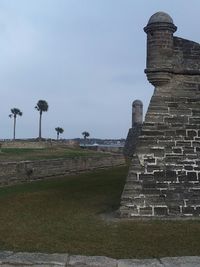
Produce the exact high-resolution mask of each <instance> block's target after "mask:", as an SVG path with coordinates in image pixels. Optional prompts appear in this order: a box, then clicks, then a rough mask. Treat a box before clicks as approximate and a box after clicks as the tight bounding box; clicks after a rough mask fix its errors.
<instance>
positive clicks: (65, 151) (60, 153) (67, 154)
mask: <svg viewBox="0 0 200 267" xmlns="http://www.w3.org/2000/svg"><path fill="white" fill-rule="evenodd" d="M106 155H109V153H102V152H96V151H92V150H85V149H81V148H74V149H73V148H71V149H70V148H41V149H39V148H35V149H33V148H2V149H1V153H0V161H20V160H42V159H57V158H75V157H92V156H98V157H105V156H106Z"/></svg>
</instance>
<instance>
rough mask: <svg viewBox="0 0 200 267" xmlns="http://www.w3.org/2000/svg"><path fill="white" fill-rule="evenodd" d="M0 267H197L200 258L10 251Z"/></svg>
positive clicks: (1, 256)
mask: <svg viewBox="0 0 200 267" xmlns="http://www.w3.org/2000/svg"><path fill="white" fill-rule="evenodd" d="M0 266H4V267H12V266H21V267H25V266H27V267H29V266H31V267H53V266H54V267H59V266H63V267H64V266H65V267H83V266H84V267H139V266H140V267H150V266H152V267H180V266H182V267H189V266H190V267H197V266H200V257H195V256H193V257H173V258H160V259H121V260H116V259H112V258H108V257H104V256H79V255H69V254H64V253H63V254H57V253H54V254H42V253H26V252H23V253H22V252H18V253H14V252H12V251H2V252H0Z"/></svg>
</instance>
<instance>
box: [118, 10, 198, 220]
mask: <svg viewBox="0 0 200 267" xmlns="http://www.w3.org/2000/svg"><path fill="white" fill-rule="evenodd" d="M176 29H177V28H176V26H175V25H174V24H173V20H172V19H171V17H170V16H169V15H167V14H165V13H163V12H158V13H156V14H154V15H153V16H152V17H151V18H150V20H149V22H148V24H147V26H146V27H145V28H144V30H145V32H146V33H147V68H146V70H145V72H146V75H147V78H148V80H149V82H150V83H151V84H152V85H153V86H154V87H155V90H154V94H153V96H152V98H151V101H150V104H149V108H148V111H147V114H146V117H145V121H144V123H143V126H142V131H141V134H140V136H139V141H138V143H137V145H136V151H135V153H134V155H133V160H132V163H131V166H130V170H129V174H128V177H127V181H126V184H125V187H124V191H123V194H122V198H121V207H120V215H121V216H122V217H163V216H164V217H168V218H169V217H176V218H177V217H179V218H181V217H188V216H197V217H199V216H200V45H199V44H198V43H195V42H193V41H189V40H185V39H182V38H179V37H174V36H173V34H174V32H175V31H176Z"/></svg>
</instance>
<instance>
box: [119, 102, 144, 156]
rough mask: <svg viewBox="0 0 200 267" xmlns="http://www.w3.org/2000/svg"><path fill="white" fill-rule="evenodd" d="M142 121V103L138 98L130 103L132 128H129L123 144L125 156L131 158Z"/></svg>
mask: <svg viewBox="0 0 200 267" xmlns="http://www.w3.org/2000/svg"><path fill="white" fill-rule="evenodd" d="M142 122H143V103H142V101H140V100H135V101H133V103H132V128H130V129H129V131H128V135H127V138H126V142H125V146H124V150H123V153H124V156H125V157H126V158H132V156H133V154H134V152H135V148H136V144H137V142H138V137H139V135H140V132H141V129H142Z"/></svg>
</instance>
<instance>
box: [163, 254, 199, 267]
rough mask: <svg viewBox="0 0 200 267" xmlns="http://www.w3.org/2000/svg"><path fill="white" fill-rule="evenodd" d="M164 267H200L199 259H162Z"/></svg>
mask: <svg viewBox="0 0 200 267" xmlns="http://www.w3.org/2000/svg"><path fill="white" fill-rule="evenodd" d="M161 262H162V264H163V266H164V267H200V257H194V256H193V257H174V258H162V259H161Z"/></svg>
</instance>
